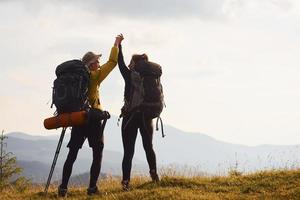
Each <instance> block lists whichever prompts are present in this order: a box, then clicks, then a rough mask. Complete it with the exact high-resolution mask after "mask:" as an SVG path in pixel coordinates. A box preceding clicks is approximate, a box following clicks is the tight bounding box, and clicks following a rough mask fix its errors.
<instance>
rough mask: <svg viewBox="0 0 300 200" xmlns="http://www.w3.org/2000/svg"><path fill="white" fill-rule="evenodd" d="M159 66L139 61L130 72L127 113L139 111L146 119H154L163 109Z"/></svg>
mask: <svg viewBox="0 0 300 200" xmlns="http://www.w3.org/2000/svg"><path fill="white" fill-rule="evenodd" d="M161 75H162V69H161V66H160V65H158V64H156V63H153V62H148V61H140V62H138V63H137V64H136V66H135V68H134V70H133V71H132V72H131V85H132V88H131V94H130V100H129V102H128V108H127V111H129V112H130V111H131V110H134V109H139V110H140V111H142V112H143V113H144V115H145V116H146V117H148V118H152V119H153V118H156V117H159V116H160V113H161V112H162V110H163V107H164V105H165V104H164V95H163V88H162V85H161V82H160V77H161Z"/></svg>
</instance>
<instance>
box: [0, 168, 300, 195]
mask: <svg viewBox="0 0 300 200" xmlns="http://www.w3.org/2000/svg"><path fill="white" fill-rule="evenodd" d="M169 174H172V173H169ZM56 188H57V185H51V187H50V189H49V193H48V196H47V198H44V196H43V193H42V191H43V186H31V187H30V188H29V189H27V190H25V191H24V192H17V191H16V189H13V188H9V189H6V190H5V191H3V192H2V194H1V199H22V200H23V199H57V195H56ZM100 188H101V191H102V195H101V196H97V197H93V198H89V197H88V196H87V195H86V188H85V187H82V186H80V187H79V186H73V187H71V188H69V193H68V198H67V199H124V200H125V199H126V200H130V199H132V200H138V199H146V200H147V199H148V200H150V199H158V200H159V199H172V200H176V199H178V200H179V199H180V200H181V199H189V200H190V199H195V200H196V199H272V200H273V199H278V200H282V199H295V200H296V199H297V200H298V199H300V169H297V170H296V169H295V170H272V171H261V172H256V173H252V174H246V175H242V174H240V173H239V172H237V171H231V172H229V175H228V176H212V177H208V176H196V177H190V178H188V177H184V176H176V175H162V179H161V182H159V183H152V182H150V179H149V178H147V177H135V178H134V179H133V180H132V190H131V191H129V192H123V191H122V190H121V188H120V180H119V179H115V178H111V179H106V180H104V181H101V182H100Z"/></svg>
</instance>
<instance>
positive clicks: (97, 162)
mask: <svg viewBox="0 0 300 200" xmlns="http://www.w3.org/2000/svg"><path fill="white" fill-rule="evenodd" d="M92 149H93V163H92V166H91V170H90V185H89V187H90V188H92V187H95V186H96V183H97V180H98V177H99V174H100V169H101V161H102V152H103V145H99V146H97V147H92ZM78 151H79V148H74V147H71V148H69V154H68V157H67V160H66V162H65V164H64V168H63V175H62V183H61V187H62V188H67V186H68V182H69V178H70V176H71V173H72V168H73V164H74V162H75V160H76V158H77V154H78Z"/></svg>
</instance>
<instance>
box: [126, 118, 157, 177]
mask: <svg viewBox="0 0 300 200" xmlns="http://www.w3.org/2000/svg"><path fill="white" fill-rule="evenodd" d="M138 129H139V130H140V133H141V136H142V141H143V147H144V150H145V152H146V158H147V162H148V165H149V169H150V171H152V172H153V171H154V172H156V156H155V152H154V150H153V145H152V139H153V125H152V119H149V118H148V119H147V118H145V117H144V116H143V114H142V113H140V112H139V113H135V114H134V115H129V116H125V117H124V118H123V121H122V141H123V148H124V156H123V162H122V172H123V180H128V181H129V180H130V172H131V166H132V158H133V155H134V146H135V141H136V137H137V131H138Z"/></svg>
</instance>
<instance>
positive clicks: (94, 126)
mask: <svg viewBox="0 0 300 200" xmlns="http://www.w3.org/2000/svg"><path fill="white" fill-rule="evenodd" d="M122 38H123V36H122V37H121V36H117V37H116V39H115V43H114V46H113V47H112V49H111V52H110V56H109V60H108V61H107V62H106V63H105V64H103V65H101V66H100V63H99V58H100V57H101V54H95V53H93V52H87V53H86V54H85V55H84V56H83V58H82V62H83V63H84V64H85V65H86V67H87V68H88V69H89V71H90V80H89V87H88V102H89V106H90V107H91V108H93V109H99V110H102V106H101V103H100V96H99V87H100V85H101V83H102V81H103V80H104V79H105V78H106V77H107V76H108V74H109V73H110V72H111V71H112V70H113V69H114V68H115V66H116V65H117V57H118V46H119V45H120V43H121V41H122ZM86 138H87V139H88V142H89V146H90V147H91V148H92V150H93V162H92V165H91V169H90V183H89V187H88V189H87V194H88V195H94V194H99V190H98V188H97V185H96V184H97V180H98V177H99V174H100V169H101V162H102V152H103V147H104V141H103V133H102V132H101V123H99V122H97V123H95V122H88V123H87V124H86V125H83V126H76V127H73V128H72V131H71V138H70V141H69V143H68V147H69V153H68V156H67V159H66V161H65V164H64V167H63V174H62V183H61V185H60V186H59V188H58V196H61V197H64V196H66V193H67V186H68V182H69V178H70V176H71V173H72V168H73V164H74V162H75V160H76V157H77V154H78V151H79V149H81V147H82V145H83V143H84V141H85V139H86Z"/></svg>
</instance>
